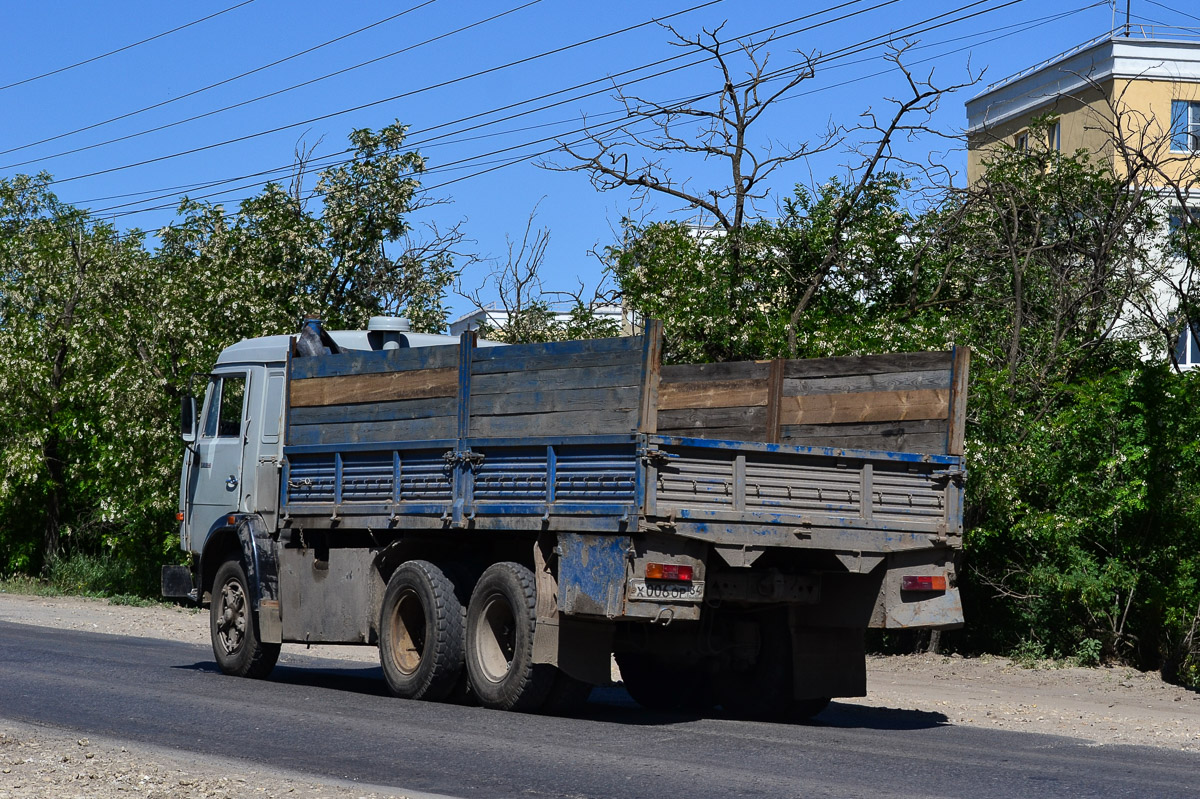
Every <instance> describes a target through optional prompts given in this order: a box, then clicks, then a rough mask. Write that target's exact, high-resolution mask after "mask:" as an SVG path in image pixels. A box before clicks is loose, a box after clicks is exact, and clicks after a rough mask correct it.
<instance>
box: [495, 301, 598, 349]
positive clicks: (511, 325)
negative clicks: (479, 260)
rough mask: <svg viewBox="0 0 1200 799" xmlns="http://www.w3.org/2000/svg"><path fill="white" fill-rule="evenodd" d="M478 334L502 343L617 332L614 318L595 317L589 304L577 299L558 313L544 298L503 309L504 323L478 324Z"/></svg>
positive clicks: (593, 336) (583, 336) (564, 339)
mask: <svg viewBox="0 0 1200 799" xmlns="http://www.w3.org/2000/svg"><path fill="white" fill-rule="evenodd" d="M478 333H479V336H480V338H485V339H488V340H490V341H502V342H504V343H505V344H533V343H539V342H547V341H570V340H573V339H587V338H610V337H612V336H617V335H620V333H621V329H620V325H618V324H617V322H616V321H615V320H613V319H608V318H601V317H597V316H596V314H595V313H593V310H592V308H590V307H588V306H587V305H586V304H584V303H582V302H580V303H576V304H575V305H572V306H571V309H570V310H569V311H567V312H565V313H558V312H556V311H554V310H553V309H552V308H551V307H550V303H549V302H547V301H545V300H540V299H539V300H533V301H530V302H528V303H527V304H526V305H525V307H523V308H521V309H520V310H510V311H508V312H507V313H506V318H505V319H504V321H503V323H498V324H489V323H488V322H484V323H482V324H480V325H479V327H478Z"/></svg>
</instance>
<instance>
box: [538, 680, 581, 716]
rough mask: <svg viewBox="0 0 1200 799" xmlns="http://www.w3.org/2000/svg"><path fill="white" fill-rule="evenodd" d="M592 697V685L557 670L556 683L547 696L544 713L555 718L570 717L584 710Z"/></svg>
mask: <svg viewBox="0 0 1200 799" xmlns="http://www.w3.org/2000/svg"><path fill="white" fill-rule="evenodd" d="M591 695H592V684H591V683H589V682H584V681H583V680H577V679H575V678H574V677H572V676H571V675H570V674H567V673H566V672H565V671H563V670H562V669H555V672H554V683H553V684H552V685H551V686H550V692H549V693H547V694H546V701H545V702H544V703H543V704H542V711H543V712H545V713H549V714H551V715H554V716H569V715H571V714H572V713H578V712H579V711H581V710H583V707H584V705H586V704H587V701H588V697H590V696H591Z"/></svg>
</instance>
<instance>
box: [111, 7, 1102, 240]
mask: <svg viewBox="0 0 1200 799" xmlns="http://www.w3.org/2000/svg"><path fill="white" fill-rule="evenodd" d="M1021 1H1022V0H1011V1H1010V2H1008V3H1004V4H1003V5H1001V6H997V7H995V8H991V9H985V10H984V11H981V12H975V13H973V14H970V15H967V16H964V17H961V18H958V19H953V20H949V21H945V22H942V23H939V24H937V25H931V26H929V27H926V28H920V29H919V30H917V31H913V32H911V33H912V34H915V33H924V32H928V31H929V30H934V29H937V28H940V27H945V26H946V25H950V24H956V23H957V22H961V21H964V20H966V19H970V18H972V17H975V16H979V15H980V14H982V13H987V12H990V11H994V10H997V9H998V8H1003V7H1005V6H1008V5H1014V4H1016V3H1018V2H1021ZM1099 4H1102V3H1096V4H1093V5H1089V6H1083V7H1081V8H1079V9H1075V10H1074V11H1070V12H1064V13H1062V14H1058V15H1049V16H1048V17H1046V18H1042V20H1040V21H1036V24H1045V23H1046V22H1049V21H1055V20H1056V19H1059V18H1062V17H1063V16H1068V15H1070V14H1074V13H1079V12H1081V11H1084V10H1087V9H1089V8H1092V7H1095V5H1099ZM976 5H979V3H972V4H969V5H967V6H963V7H961V8H959V9H955V10H954V11H951V12H947V14H953V13H957V12H958V11H962V10H965V9H968V8H971V7H973V6H976ZM947 14H941V15H936V16H934V17H931V18H929V19H927V20H922V21H920V22H917V23H913V24H912V26H911V27H918V28H919V26H921V25H924V24H925V23H926V22H930V21H932V20H936V19H938V18H940V17H942V16H946V15H947ZM1017 26H1025V27H1023V28H1022V30H1027V29H1028V28H1029V27H1032V25H1026V23H1024V22H1022V23H1014V24H1013V25H1010V26H1004V27H1017ZM1004 27H1001V28H995V29H990V30H988V31H982V32H978V33H976V34H973V36H978V35H987V34H989V33H991V32H994V31H996V30H1003V29H1004ZM901 30H903V29H901ZM1016 32H1021V31H1016ZM895 33H897V32H890V33H889V34H882V35H879V36H875V37H871V38H870V39H866V40H863V41H861V42H858V43H855V44H853V45H849V46H847V47H845V48H842V49H841V50H839V51H834V52H833V53H830V54H827V55H826V56H822V57H819V58H818V59H816V63H821V62H824V61H828V60H833V59H835V58H842V57H845V56H846V55H852V54H856V53H858V52H862V50H863V49H865V47H866V46H869V45H870V43H872V42H875V44H874V46H878V42H877V41H876V40H879V39H890V38H892V37H893V36H894V35H895ZM910 35H911V34H910ZM1007 35H1012V34H1007ZM962 38H967V37H957V38H956V39H951V40H948V41H956V40H961V39H962ZM997 38H999V37H997ZM944 43H947V42H939V43H935V44H931V45H927V46H936V45H939V44H944ZM961 49H965V48H960V50H961ZM953 52H955V51H952V52H951V53H944V54H941V55H939V56H936V57H939V58H940V57H945V56H946V55H950V54H952V53H953ZM932 58H934V57H930V58H927V59H923V60H922V61H920V62H916V63H924V62H925V61H928V60H931V59H932ZM852 63H861V61H860V62H852ZM807 66H808V64H804V65H801V67H799V68H807ZM796 69H797V67H789V68H785V69H781V70H777V71H776V73H773V75H771V76H770V77H769V78H768V79H769V80H776V79H779V78H780V77H785V76H787V74H788V73H789V72H794V71H795V70H796ZM889 71H892V70H885V71H884V72H882V73H875V74H874V75H868V76H863V77H862V78H857V79H851V80H850V81H845V82H843V83H842V84H839V85H845V84H846V83H850V82H854V81H856V80H862V79H867V78H870V77H875V76H877V75H880V74H886V72H889ZM829 88H834V87H832V86H831V87H823V88H818V89H814V90H810V91H809V92H806V93H805V94H811V93H815V92H818V91H823V90H828V89H829ZM720 91H723V90H719V91H716V92H709V93H706V94H701V95H696V96H694V97H691V98H686V99H684V100H681V101H678V102H677V103H672V104H670V105H679V106H682V105H686V104H689V103H694V102H697V101H699V100H701V99H705V98H706V97H711V96H713V95H715V94H718V93H720ZM670 105H669V106H667V107H670ZM631 118H637V117H635V116H633V115H628V116H627V117H626V120H628V119H631ZM627 124H628V121H621V122H620V123H619V124H617V125H616V126H614V127H613V128H612V129H611V130H619V129H620V128H621V127H623V126H625V125H627ZM586 130H587V128H586V127H584V128H579V129H575V130H572V131H567V132H564V133H559V134H557V135H556V136H550V137H545V138H542V139H535V140H533V141H529V142H522V143H521V144H518V145H513V146H511V147H507V148H502V149H499V150H493V151H490V152H487V153H482V154H480V155H477V156H472V157H468V158H465V159H460V160H459V161H455V162H450V163H449V164H445V165H441V166H439V167H437V168H435V169H431V170H427V171H425V172H423V173H419V175H418V174H417V173H414V174H413V175H410V176H413V177H416V176H427V175H430V174H437V173H438V172H440V171H444V170H446V169H448V168H450V167H456V168H458V167H459V166H460V165H461V164H464V163H468V162H470V161H473V160H477V159H482V158H486V157H489V156H493V155H497V154H499V153H503V152H509V151H512V150H517V149H522V148H525V147H529V146H533V145H536V144H539V143H543V142H548V141H558V140H559V139H560V138H561V137H562V136H563V135H571V134H575V133H580V132H584V131H586ZM585 140H586V139H580V140H578V141H580V142H582V141H585ZM573 143H577V142H573ZM411 146H414V147H416V146H422V145H420V143H413V144H412V145H411ZM558 149H559V146H557V145H556V146H555V147H551V148H549V149H546V150H542V151H539V152H535V153H532V154H528V155H525V156H518V157H515V158H513V159H510V160H509V161H507V162H505V163H503V164H502V165H501V166H499V167H494V168H492V169H487V170H482V171H480V172H477V173H473V174H472V175H468V176H465V177H461V178H456V179H454V180H452V181H447V182H445V183H441V184H436V185H434V186H430V187H427V188H425V187H423V188H422V191H432V190H434V189H437V188H441V187H442V186H445V185H449V184H450V183H457V182H460V181H461V180H465V179H467V178H469V177H474V176H477V175H481V174H486V173H488V172H491V171H495V170H496V169H499V168H505V167H507V166H511V165H513V164H515V163H520V162H522V161H528V160H532V159H534V158H537V157H541V156H544V155H548V154H550V153H552V152H555V151H556V150H558ZM256 185H262V184H261V183H255V184H249V185H247V186H239V187H236V188H233V189H228V190H223V191H220V192H214V193H212V194H210V195H202V196H200V197H197V198H193V199H208V198H210V197H214V196H221V195H226V194H231V193H233V192H235V191H240V190H242V189H245V188H250V187H252V186H256ZM134 204H138V203H130V205H134ZM172 205H174V203H172V204H168V205H162V206H155V207H152V208H145V209H139V210H135V211H127V212H122V213H118V214H113V215H112V217H111V218H116V217H117V216H126V215H130V214H137V213H143V212H147V211H152V210H162V209H164V208H169V207H172ZM119 207H121V206H113V207H110V208H105V209H97V210H96V212H97V213H104V212H106V211H109V210H115V209H116V208H119Z"/></svg>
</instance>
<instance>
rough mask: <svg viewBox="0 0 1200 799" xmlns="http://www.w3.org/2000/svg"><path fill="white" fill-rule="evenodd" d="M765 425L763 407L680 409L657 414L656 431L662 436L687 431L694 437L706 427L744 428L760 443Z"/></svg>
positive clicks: (765, 410) (765, 417) (764, 433)
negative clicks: (749, 430)
mask: <svg viewBox="0 0 1200 799" xmlns="http://www.w3.org/2000/svg"><path fill="white" fill-rule="evenodd" d="M766 425H767V409H766V407H765V406H759V407H755V408H681V409H679V410H668V411H663V410H660V411H659V412H658V431H659V432H660V433H662V434H663V435H675V433H674V432H667V431H668V430H670V431H679V430H687V431H688V433H687V434H688V435H692V436H696V435H698V433H699V432H700V431H703V430H704V429H705V428H706V427H712V428H726V427H744V428H747V429H751V430H754V431H755V432H754V435H753V437H752V438H753V440H754V441H761V440H763V438H764V437H765V435H766V429H767V427H766ZM701 437H702V436H701Z"/></svg>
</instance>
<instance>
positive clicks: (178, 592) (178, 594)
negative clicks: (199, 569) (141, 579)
mask: <svg viewBox="0 0 1200 799" xmlns="http://www.w3.org/2000/svg"><path fill="white" fill-rule="evenodd" d="M194 590H195V586H193V585H192V570H191V569H189V568H188V567H187V566H163V567H162V595H163V596H164V597H169V598H171V599H183V598H185V597H186V598H189V599H195V596H194V595H193V594H192V592H193V591H194Z"/></svg>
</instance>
